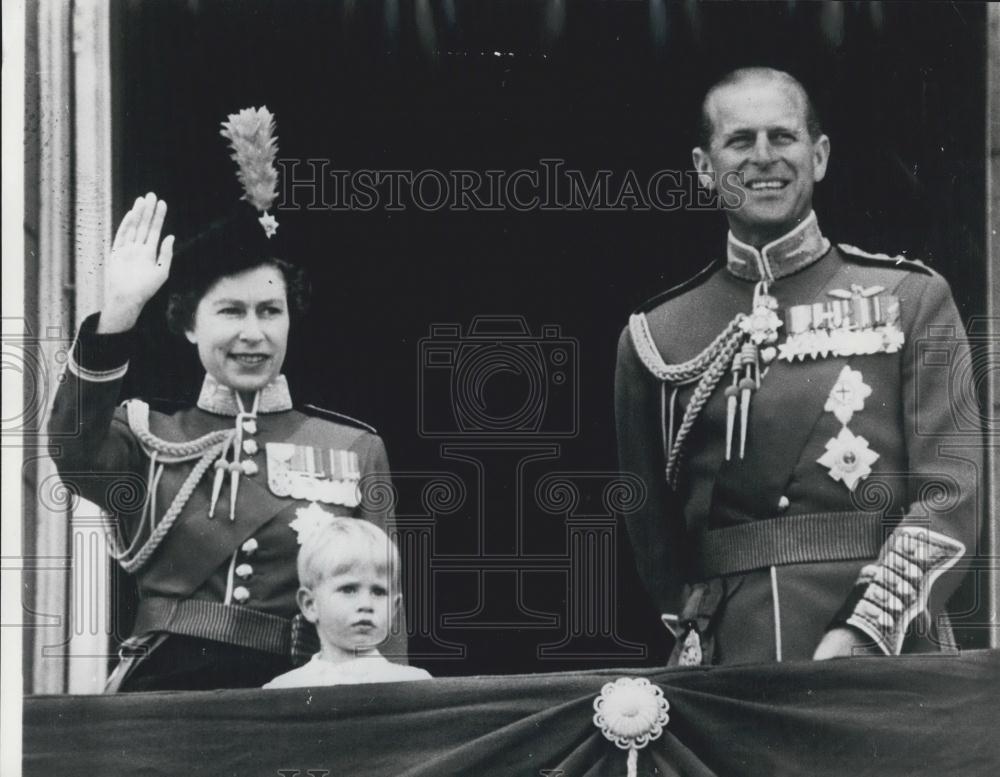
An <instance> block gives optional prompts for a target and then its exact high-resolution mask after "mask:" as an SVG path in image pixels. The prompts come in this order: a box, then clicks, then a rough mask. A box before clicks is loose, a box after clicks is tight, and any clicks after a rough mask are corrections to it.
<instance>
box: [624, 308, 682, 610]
mask: <svg viewBox="0 0 1000 777" xmlns="http://www.w3.org/2000/svg"><path fill="white" fill-rule="evenodd" d="M661 392H662V387H661V384H660V382H659V381H658V380H656V379H655V378H654V377H653V376H652V375H651V374H650V373H649V371H648V370H647V369H646V368H645V367H644V366H643V364H642V363H641V361H640V360H639V357H638V356H637V355H636V352H635V348H634V347H633V345H632V340H631V337H630V335H629V330H628V328H626V329H625V330H624V331H623V332H622V335H621V337H620V338H619V340H618V360H617V365H616V367H615V422H616V426H617V432H618V462H619V467H620V469H621V471H622V472H625V473H631V474H633V475H636V476H638V477H639V478H640V479H641V480H642V482H643V484H644V485H645V488H646V497H645V501H644V502H643V503H642V506H641V507H639V509H638V510H636V511H635V512H632V513H629V514H628V515H626V516H625V525H626V526H627V527H628V533H629V537H630V538H631V541H632V551H633V555H634V557H635V562H636V568H637V569H638V572H639V577H640V578H641V579H642V581H643V583H644V584H645V586H646V590H647V591H648V592H649V595H650V597H651V599H652V601H653V603H654V604H655V606H656V607H658V608H659V612H661V613H672V614H676V613H678V612H679V611H680V606H681V587H682V585H683V582H684V575H683V572H682V565H681V558H683V553H684V537H685V532H684V520H683V514H682V512H681V509H680V505H679V500H678V499H677V498H676V496H675V494H674V493H673V491H671V490H670V488H669V487H668V486H667V483H666V477H665V474H664V468H665V459H664V453H663V422H662V417H661V416H662V414H661V400H662V397H661Z"/></svg>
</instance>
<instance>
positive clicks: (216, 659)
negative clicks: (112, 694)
mask: <svg viewBox="0 0 1000 777" xmlns="http://www.w3.org/2000/svg"><path fill="white" fill-rule="evenodd" d="M97 320H98V319H97V316H92V317H90V318H88V319H87V320H86V321H85V322H84V324H83V326H82V327H81V331H80V333H79V335H78V338H77V342H76V344H75V346H74V349H73V352H72V356H71V358H70V361H69V364H68V369H67V371H66V373H65V377H64V381H63V383H62V385H61V386H60V388H59V391H58V393H57V395H56V400H55V406H54V409H53V412H52V416H51V420H50V425H49V432H50V436H51V439H52V443H51V453H52V456H53V458H54V460H55V462H56V465H57V467H58V469H59V472H60V475H61V477H62V478H63V480H64V481H65V482H66V483H67V484H68V485H69V486H70V487H71V488H73V489H75V490H77V491H78V492H79V493H80V494H82V495H83V496H84V497H86V498H87V499H90V500H91V501H93V502H96V503H97V504H98V505H100V506H101V507H102V508H104V509H106V510H108V511H109V512H110V513H111V515H112V516H113V517H115V518H117V519H118V521H117V525H118V527H119V532H120V534H121V535H122V536H121V537H120V538H119V542H118V553H117V555H118V556H119V561H120V563H121V564H122V566H123V568H125V569H126V571H129V572H132V573H134V574H135V576H136V578H137V582H138V589H139V597H140V601H139V606H138V613H137V618H136V624H135V628H134V636H133V637H132V638H131V639H129V640H127V641H126V644H125V646H124V652H123V658H124V660H123V661H122V663H121V664H120V665H119V668H118V669H117V670H116V671H115V673H114V674H113V675H112V678H111V681H110V683H109V688H111V689H115V688H119V687H120V688H121V689H123V690H124V689H128V690H152V689H196V688H219V687H240V686H260V685H262V684H263V683H265V682H266V681H268V680H270V679H271V678H272V677H274V676H276V675H278V674H280V673H282V672H285V671H288V670H289V669H290V668H291V667H292V666H293V665H294V663H297V662H296V661H293V657H298V658H301V659H307V658H308V657H309V656H310V655H311V654H312V653H313V652H314V651H315V650H316V649H318V641H317V639H316V635H315V630H314V629H313V627H312V626H311V625H310V624H306V623H305V622H304V621H303V620H302V619H301V618H297V619H296V618H295V616H296V615H297V614H298V606H297V604H296V599H295V595H296V590H297V589H298V585H299V584H298V578H297V573H296V556H297V553H298V548H299V543H298V529H300V528H303V527H304V524H308V523H309V522H312V521H316V520H323V519H324V516H326V515H331V514H337V515H350V516H354V517H357V518H364V519H367V520H370V521H372V522H373V523H375V524H377V525H378V526H380V527H381V528H382V529H384V530H386V531H391V525H390V524H391V521H392V496H391V485H390V482H389V465H388V460H387V457H386V452H385V447H384V445H383V444H382V440H381V439H380V438H379V437H378V436H377V435H376V434H375V433H374V430H373V429H371V428H370V427H367V426H366V425H364V424H361V423H360V422H355V421H353V419H348V418H347V417H344V416H338V415H336V414H331V413H328V412H326V411H322V410H319V409H317V408H308V407H307V408H305V412H302V411H300V410H297V409H295V408H293V406H292V402H291V398H290V396H289V393H288V387H287V383H286V382H285V379H284V377H283V376H279V377H278V378H277V379H276V380H275V381H273V382H272V383H271V384H269V385H268V386H267V387H265V388H264V389H262V390H261V391H260V392H259V395H258V396H259V398H258V401H257V406H256V407H252V408H243V407H242V406H241V405H240V403H239V400H238V398H237V397H236V396H235V395H234V393H233V391H232V390H231V389H229V388H226V387H224V386H221V385H219V384H218V383H216V382H215V381H214V380H213V379H212V378H211V377H210V376H206V379H205V383H204V385H203V387H202V391H201V395H200V397H199V399H198V403H197V406H196V407H188V408H184V409H180V410H177V411H176V412H172V413H165V412H157V411H155V410H150V409H149V407H148V405H146V404H145V403H143V402H139V401H136V400H131V401H129V402H126V403H125V404H124V405H123V406H121V407H116V405H117V402H118V395H119V391H120V388H121V381H122V378H123V377H124V375H125V371H126V369H127V364H128V357H129V341H130V339H131V338H130V335H129V333H123V334H109V335H99V334H96V325H97ZM331 418H332V419H333V420H331ZM401 621H402V619H401ZM397 626H399V628H397V629H396V631H395V635H394V636H393V637H391V638H390V641H389V643H387V644H386V645H384V646H383V652H385V653H386V654H387V655H388V656H389V657H391V658H393V659H394V660H400V661H402V662H404V663H405V656H406V636H405V629H403V628H402V627H401V622H400V624H397Z"/></svg>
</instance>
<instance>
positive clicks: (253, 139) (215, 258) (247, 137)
mask: <svg viewBox="0 0 1000 777" xmlns="http://www.w3.org/2000/svg"><path fill="white" fill-rule="evenodd" d="M275 130H276V122H275V118H274V114H272V113H271V112H270V111H269V110H268V109H267V108H266V107H261V108H244V109H243V110H241V111H239V112H238V113H232V114H229V116H228V117H227V118H226V120H225V121H224V122H222V126H221V129H220V131H219V134H220V135H222V137H223V138H225V139H226V140H227V141H228V142H229V148H230V152H231V156H232V159H233V161H234V162H236V178H237V180H238V181H239V183H240V186H241V187H242V189H243V196H242V197H240V198H239V200H238V201H236V202H234V203H233V205H232V206H231V207H230V208H229V209H228V211H226V212H225V214H224V215H222V216H221V217H220V218H217V219H216V220H214V221H213V222H211V223H210V224H208V225H207V226H206V227H205V228H203V229H201V230H200V231H199V232H198V233H197V234H196V235H194V236H193V237H191V238H190V239H188V240H186V241H183V242H180V243H179V244H178V246H177V249H176V250H175V256H176V257H177V258H178V259H180V261H179V262H177V261H175V264H174V267H175V268H176V271H177V277H176V278H175V279H174V280H175V285H176V286H177V287H180V288H190V287H193V286H203V285H205V284H206V283H207V282H210V281H212V280H215V279H217V278H220V277H222V276H224V275H232V274H234V273H238V272H240V271H242V270H245V269H248V268H250V267H254V266H256V265H257V264H260V262H262V261H265V260H267V259H271V258H280V259H285V260H286V261H287V260H288V259H289V257H288V256H285V255H284V245H283V244H284V242H285V241H283V240H281V238H280V237H279V235H278V220H277V219H276V218H275V216H274V213H273V212H272V209H273V207H274V202H275V200H276V199H277V197H278V169H277V167H276V165H275V159H276V158H277V155H278V139H277V137H276V135H275ZM172 275H173V273H172Z"/></svg>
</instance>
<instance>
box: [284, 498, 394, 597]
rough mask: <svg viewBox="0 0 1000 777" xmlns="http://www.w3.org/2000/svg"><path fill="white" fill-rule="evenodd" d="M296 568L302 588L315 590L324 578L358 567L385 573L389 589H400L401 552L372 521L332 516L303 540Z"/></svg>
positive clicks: (303, 537)
mask: <svg viewBox="0 0 1000 777" xmlns="http://www.w3.org/2000/svg"><path fill="white" fill-rule="evenodd" d="M301 540H302V547H301V548H299V555H298V560H297V567H298V573H299V585H303V586H305V587H306V588H314V587H316V586H317V585H319V584H320V583H321V582H322V581H323V579H324V578H327V577H330V576H332V575H337V574H341V573H343V572H346V571H348V570H349V569H351V567H354V566H356V565H357V564H359V563H373V564H375V566H376V568H377V569H379V570H380V571H381V570H384V571H385V572H386V574H387V576H388V578H389V582H390V585H391V586H392V587H393V588H394V589H395V590H398V587H399V550H398V548H397V547H396V543H395V542H393V541H392V540H391V539H389V535H387V534H386V533H385V532H384V531H382V530H381V529H380V528H379V527H378V526H376V525H375V524H374V523H372V522H371V521H366V520H365V519H363V518H347V517H342V516H331V517H330V519H329V521H324V522H323V523H321V524H320V525H319V526H317V527H316V528H315V529H313V530H312V531H306V532H305V533H304V534H303V535H302V536H301Z"/></svg>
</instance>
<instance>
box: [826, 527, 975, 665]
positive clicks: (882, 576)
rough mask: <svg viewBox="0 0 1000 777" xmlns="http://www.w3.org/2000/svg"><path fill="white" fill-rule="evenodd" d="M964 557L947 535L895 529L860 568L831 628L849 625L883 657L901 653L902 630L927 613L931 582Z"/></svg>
mask: <svg viewBox="0 0 1000 777" xmlns="http://www.w3.org/2000/svg"><path fill="white" fill-rule="evenodd" d="M964 553H965V545H963V544H962V543H961V542H959V541H958V540H955V539H952V538H951V537H949V536H947V535H946V534H940V533H938V532H934V531H931V530H930V529H926V528H922V527H918V526H901V527H899V528H897V529H896V530H895V531H894V532H893V533H892V534H891V535H890V536H889V539H887V540H886V541H885V544H884V545H883V546H882V551H881V553H880V554H879V559H878V562H877V563H875V564H869V565H867V566H866V567H864V568H863V569H862V570H861V575H860V577H859V578H858V583H857V585H856V586H855V587H854V589H853V591H852V592H851V595H850V596H849V597H848V599H847V602H846V603H845V605H844V607H843V608H842V609H841V611H840V612H839V613H838V614H837V617H836V618H834V621H833V623H832V624H831V625H832V626H839V625H845V624H846V625H848V626H853V627H854V628H856V629H858V630H860V631H862V632H864V633H865V634H867V635H868V636H869V637H871V638H872V640H874V642H875V644H876V645H877V646H878V647H879V649H880V650H881V651H882V652H883V653H885V654H886V655H899V653H900V652H901V650H902V648H903V640H904V639H905V637H906V629H907V628H908V627H909V625H910V623H912V622H913V619H914V618H915V617H917V615H918V614H919V613H921V612H922V611H923V610H924V609H926V607H927V600H928V598H929V596H930V591H931V587H932V586H933V585H934V581H935V580H937V578H938V577H940V575H941V574H942V573H943V572H945V571H946V570H947V569H949V568H950V567H951V566H953V565H954V564H955V562H957V561H958V560H959V559H960V558H961V557H962V556H963V555H964Z"/></svg>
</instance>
